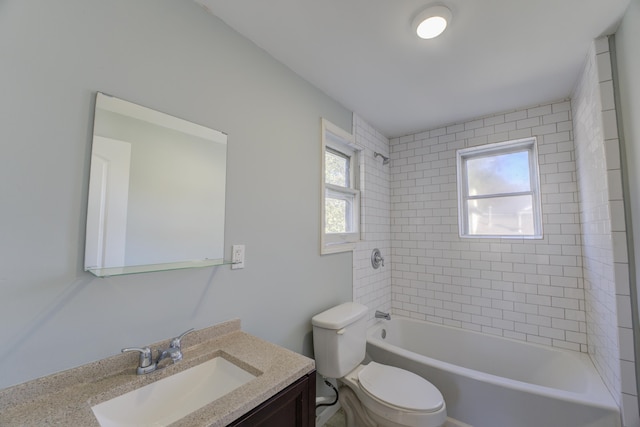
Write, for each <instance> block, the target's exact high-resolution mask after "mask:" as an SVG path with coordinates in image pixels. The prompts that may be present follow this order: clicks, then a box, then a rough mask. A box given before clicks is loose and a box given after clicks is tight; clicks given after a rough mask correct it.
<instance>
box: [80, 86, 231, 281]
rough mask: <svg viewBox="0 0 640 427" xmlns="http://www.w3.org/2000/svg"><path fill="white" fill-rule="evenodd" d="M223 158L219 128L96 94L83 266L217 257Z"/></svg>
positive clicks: (146, 266) (178, 263)
mask: <svg viewBox="0 0 640 427" xmlns="http://www.w3.org/2000/svg"><path fill="white" fill-rule="evenodd" d="M226 157H227V136H226V135H225V134H224V133H222V132H219V131H216V130H213V129H209V128H206V127H204V126H200V125H197V124H194V123H191V122H188V121H186V120H182V119H178V118H175V117H172V116H170V115H167V114H164V113H160V112H158V111H155V110H151V109H149V108H146V107H142V106H139V105H136V104H133V103H131V102H127V101H124V100H122V99H118V98H115V97H112V96H109V95H106V94H103V93H98V94H97V97H96V108H95V117H94V129H93V146H92V151H91V170H90V178H89V179H90V181H89V198H88V207H87V236H86V247H85V270H87V271H90V272H92V273H93V274H95V275H97V276H109V275H116V274H128V273H138V272H145V271H157V270H167V269H176V268H188V267H200V266H207V265H216V264H222V263H223V254H224V215H225V186H226Z"/></svg>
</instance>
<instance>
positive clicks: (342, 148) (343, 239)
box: [320, 118, 362, 255]
mask: <svg viewBox="0 0 640 427" xmlns="http://www.w3.org/2000/svg"><path fill="white" fill-rule="evenodd" d="M321 140H322V143H321V159H322V167H321V179H320V183H321V188H320V195H321V202H320V253H321V254H323V255H324V254H331V253H338V252H346V251H352V250H354V249H355V247H356V243H357V242H359V241H360V229H361V221H360V189H359V188H360V169H361V160H362V156H361V155H360V152H361V151H362V148H361V147H359V146H358V145H357V144H356V143H355V141H354V137H353V135H352V134H350V133H348V132H346V131H345V130H343V129H341V128H339V127H338V126H336V125H334V124H333V123H331V122H330V121H328V120H326V119H324V118H323V119H322V138H321ZM328 150H329V151H333V152H335V153H338V154H339V155H341V156H344V157H345V158H347V159H349V160H348V161H349V179H348V180H349V186H348V187H342V186H340V185H334V184H328V183H327V182H326V165H325V156H326V152H327V151H328ZM327 192H331V193H333V194H337V195H342V196H344V197H347V198H349V199H351V200H353V202H352V204H351V205H352V212H351V215H350V217H351V221H352V224H353V226H354V228H355V230H356V231H354V232H350V233H327V232H326V216H325V215H326V199H327Z"/></svg>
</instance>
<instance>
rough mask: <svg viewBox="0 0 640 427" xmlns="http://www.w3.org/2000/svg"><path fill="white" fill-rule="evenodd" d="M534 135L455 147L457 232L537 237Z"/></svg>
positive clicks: (538, 214) (539, 231)
mask: <svg viewBox="0 0 640 427" xmlns="http://www.w3.org/2000/svg"><path fill="white" fill-rule="evenodd" d="M537 157H538V156H537V149H536V140H535V138H528V139H524V140H517V141H509V142H503V143H499V144H490V145H485V146H481V147H473V148H467V149H464V150H458V153H457V160H458V161H457V166H458V210H459V226H460V236H462V237H524V238H541V237H542V212H541V206H540V191H539V188H540V183H539V182H540V180H539V174H538V162H537Z"/></svg>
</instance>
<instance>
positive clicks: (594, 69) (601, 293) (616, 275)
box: [572, 37, 640, 426]
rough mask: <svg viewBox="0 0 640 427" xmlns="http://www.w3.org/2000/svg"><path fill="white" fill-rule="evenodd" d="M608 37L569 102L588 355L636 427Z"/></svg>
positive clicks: (589, 60)
mask: <svg viewBox="0 0 640 427" xmlns="http://www.w3.org/2000/svg"><path fill="white" fill-rule="evenodd" d="M612 79H613V76H612V68H611V58H610V52H609V43H608V38H606V37H605V38H600V39H598V40H596V41H595V42H594V44H593V45H592V46H591V49H590V52H589V55H588V58H587V62H586V64H585V67H584V70H583V72H582V75H581V77H580V79H579V81H578V83H577V85H576V88H575V90H574V94H573V97H572V111H573V114H574V132H575V145H576V164H577V176H578V183H579V191H580V215H581V226H582V234H583V264H584V268H583V274H584V284H585V300H586V316H587V337H588V342H589V354H590V355H591V359H592V360H593V361H594V363H595V365H596V368H597V369H598V372H600V375H601V376H602V378H603V379H604V381H605V383H606V384H607V387H608V388H609V390H610V391H611V393H612V395H613V396H614V398H615V399H616V401H617V402H618V404H620V405H622V408H623V421H624V425H625V426H630V425H639V421H640V420H639V419H638V404H637V391H636V381H635V363H634V360H635V356H634V351H633V338H632V330H631V328H632V325H631V299H630V290H629V280H628V277H629V265H628V257H627V242H626V223H625V217H624V201H623V196H622V174H621V170H620V164H621V162H620V150H619V146H620V145H619V139H618V130H617V123H616V112H615V103H614V91H613V80H612Z"/></svg>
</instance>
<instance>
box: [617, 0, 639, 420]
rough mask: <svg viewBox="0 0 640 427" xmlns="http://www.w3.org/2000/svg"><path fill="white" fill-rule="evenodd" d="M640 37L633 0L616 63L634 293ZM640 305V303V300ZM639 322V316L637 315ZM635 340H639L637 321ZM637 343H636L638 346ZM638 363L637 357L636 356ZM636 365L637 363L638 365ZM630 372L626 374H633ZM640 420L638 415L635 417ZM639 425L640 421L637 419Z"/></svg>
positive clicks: (627, 396)
mask: <svg viewBox="0 0 640 427" xmlns="http://www.w3.org/2000/svg"><path fill="white" fill-rule="evenodd" d="M639 40H640V0H631V3H630V5H629V9H628V10H627V12H626V14H625V16H624V18H623V20H622V23H621V25H620V28H619V29H618V31H617V32H616V35H615V46H616V58H617V61H616V65H617V77H618V86H619V93H618V94H619V102H620V110H621V115H622V129H623V135H624V142H623V144H624V152H625V162H626V164H625V166H626V172H627V184H628V189H629V192H628V194H629V197H628V198H627V199H626V200H625V203H626V204H627V208H628V209H629V210H630V212H631V225H632V227H633V242H634V247H635V248H636V249H635V253H634V258H633V259H631V260H630V263H631V265H632V266H635V270H634V271H633V270H632V271H633V272H634V273H635V284H634V285H635V289H634V290H635V296H636V298H637V297H638V295H639V293H638V290H637V286H638V284H640V268H639V266H640V250H639V249H638V243H640V79H639V78H638V76H640V55H639V54H638V41H639ZM637 304H638V305H640V303H637ZM636 322H637V318H636ZM635 327H636V341H637V340H638V339H637V337H638V331H637V328H638V324H637V323H636V325H635ZM637 347H638V344H637V343H636V348H637ZM636 365H637V360H636ZM636 369H637V366H636ZM630 374H631V373H628V374H627V375H630ZM623 392H624V394H623V396H622V397H623V402H624V406H625V411H628V412H629V413H632V415H635V416H636V417H637V416H638V406H637V405H638V399H637V396H636V395H637V390H636V389H632V390H630V389H629V388H627V389H625V388H624V382H623ZM636 420H637V418H636ZM635 425H636V426H638V425H640V422H639V421H636V424H635Z"/></svg>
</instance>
